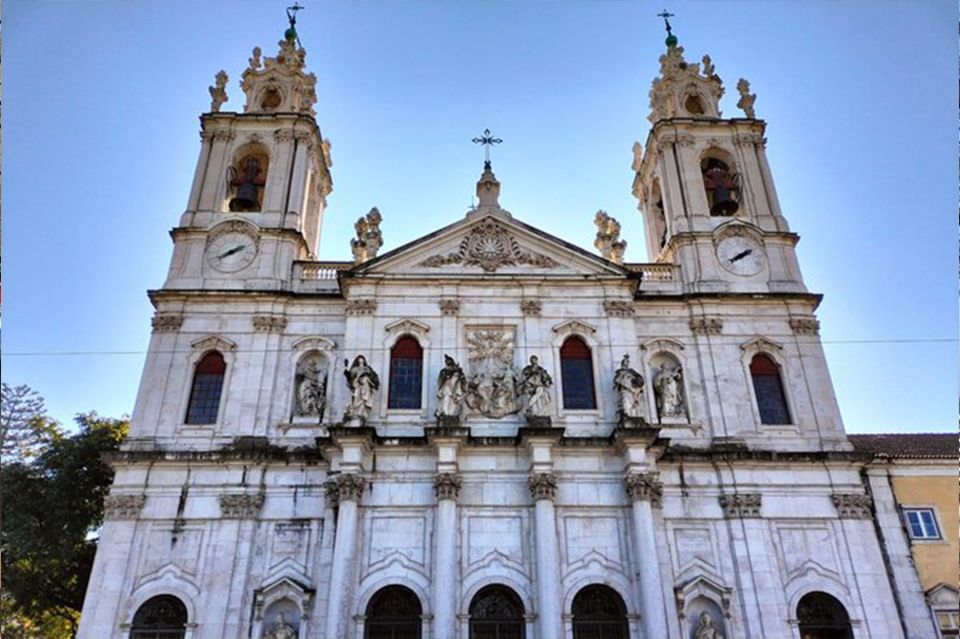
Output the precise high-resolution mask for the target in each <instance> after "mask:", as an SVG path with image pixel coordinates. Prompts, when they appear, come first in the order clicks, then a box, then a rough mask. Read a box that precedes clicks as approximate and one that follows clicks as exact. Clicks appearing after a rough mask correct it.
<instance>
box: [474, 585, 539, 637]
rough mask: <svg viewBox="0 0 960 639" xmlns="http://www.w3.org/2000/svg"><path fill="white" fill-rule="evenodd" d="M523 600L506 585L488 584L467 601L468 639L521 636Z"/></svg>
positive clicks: (524, 629) (523, 632)
mask: <svg viewBox="0 0 960 639" xmlns="http://www.w3.org/2000/svg"><path fill="white" fill-rule="evenodd" d="M525 636H526V627H525V625H524V618H523V602H522V601H520V597H518V596H517V594H516V593H515V592H513V591H512V590H510V589H509V588H506V587H505V586H487V587H486V588H483V589H482V590H481V591H480V592H478V593H477V594H476V595H475V596H474V597H473V601H471V602H470V639H524V637H525Z"/></svg>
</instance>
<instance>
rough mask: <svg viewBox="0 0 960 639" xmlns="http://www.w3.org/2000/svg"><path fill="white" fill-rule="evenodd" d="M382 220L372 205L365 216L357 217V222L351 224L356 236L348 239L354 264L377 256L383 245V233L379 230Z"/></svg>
mask: <svg viewBox="0 0 960 639" xmlns="http://www.w3.org/2000/svg"><path fill="white" fill-rule="evenodd" d="M382 221H383V216H382V215H380V211H378V210H377V208H376V207H374V208H372V209H370V212H369V213H367V215H366V217H361V218H359V219H357V223H356V224H354V225H353V229H354V230H355V231H356V232H357V237H356V239H353V240H350V248H351V249H352V250H353V261H354V263H355V264H362V263H363V262H366V261H367V260H370V259H373V258H375V257H376V256H377V251H379V250H380V247H381V246H383V233H382V232H381V231H380V222H382Z"/></svg>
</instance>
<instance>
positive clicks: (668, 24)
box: [657, 9, 675, 36]
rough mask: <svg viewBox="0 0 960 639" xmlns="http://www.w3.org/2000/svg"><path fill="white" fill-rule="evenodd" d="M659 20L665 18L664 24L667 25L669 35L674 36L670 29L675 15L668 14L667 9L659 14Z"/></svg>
mask: <svg viewBox="0 0 960 639" xmlns="http://www.w3.org/2000/svg"><path fill="white" fill-rule="evenodd" d="M657 17H658V18H663V23H664V24H665V25H667V35H668V36H672V35H673V31H672V30H671V28H670V18H673V17H675V15H674V14H672V13H670V12H668V11H667V10H666V9H664V10H663V11H661V12H660V13H658V14H657Z"/></svg>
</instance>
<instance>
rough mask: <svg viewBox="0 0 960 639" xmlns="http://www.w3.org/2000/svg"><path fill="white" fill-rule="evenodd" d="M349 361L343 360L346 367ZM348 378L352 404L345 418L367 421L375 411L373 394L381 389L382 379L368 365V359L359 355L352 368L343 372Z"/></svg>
mask: <svg viewBox="0 0 960 639" xmlns="http://www.w3.org/2000/svg"><path fill="white" fill-rule="evenodd" d="M349 363H350V361H349V360H343V364H344V366H346V365H347V364H349ZM343 374H344V376H345V377H346V378H347V388H349V389H350V403H349V404H347V410H346V411H345V412H344V418H346V419H349V418H351V417H354V418H357V417H358V418H360V419H366V418H367V417H368V416H369V415H370V411H371V410H373V393H374V392H375V391H377V390H379V389H380V378H379V377H377V373H376V372H375V371H374V370H373V369H372V368H370V367H369V366H368V365H367V358H365V357H364V356H363V355H357V356H356V357H355V358H354V360H353V364H351V365H350V368H348V369H346V370H344V371H343Z"/></svg>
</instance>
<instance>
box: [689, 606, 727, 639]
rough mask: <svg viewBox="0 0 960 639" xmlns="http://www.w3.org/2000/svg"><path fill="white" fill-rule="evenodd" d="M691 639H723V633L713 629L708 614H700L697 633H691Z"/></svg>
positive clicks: (711, 619) (711, 618) (711, 620)
mask: <svg viewBox="0 0 960 639" xmlns="http://www.w3.org/2000/svg"><path fill="white" fill-rule="evenodd" d="M693 639H723V633H722V632H720V631H719V630H717V629H716V628H714V626H713V617H711V616H710V613H709V612H706V611H704V612H701V613H700V622H699V624H698V625H697V631H696V632H694V633H693Z"/></svg>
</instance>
